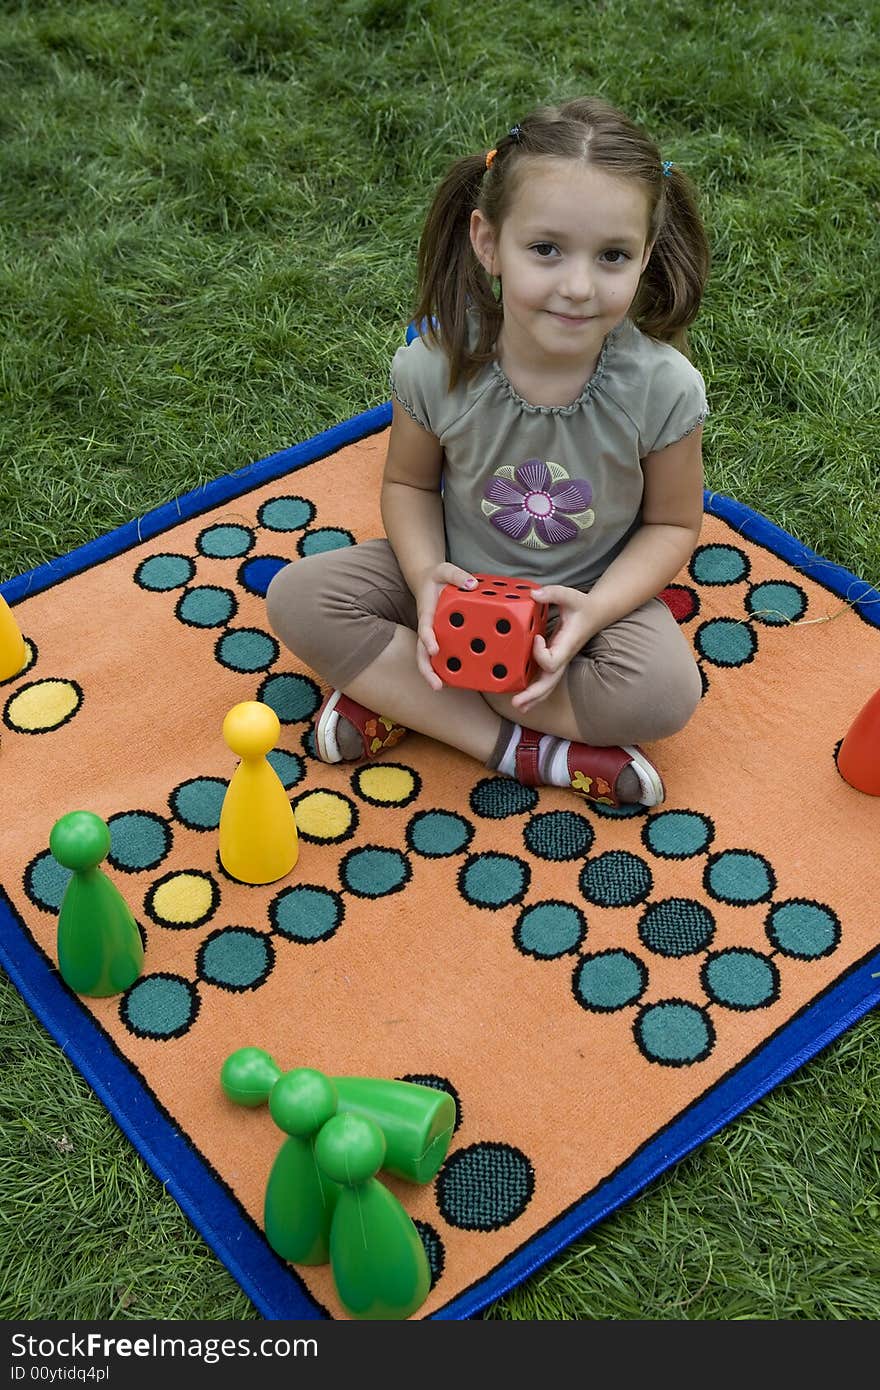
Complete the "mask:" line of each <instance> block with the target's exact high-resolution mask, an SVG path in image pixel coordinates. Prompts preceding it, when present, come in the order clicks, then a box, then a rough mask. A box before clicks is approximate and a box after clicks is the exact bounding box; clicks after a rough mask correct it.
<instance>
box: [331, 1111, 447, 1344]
mask: <svg viewBox="0 0 880 1390" xmlns="http://www.w3.org/2000/svg"><path fill="white" fill-rule="evenodd" d="M315 1157H316V1159H317V1161H318V1167H319V1168H320V1169H321V1170H322V1171H323V1172H324V1173H325V1174H326V1175H327V1177H328V1178H330V1179H332V1180H333V1181H334V1182H338V1183H342V1184H343V1186H342V1190H341V1191H340V1193H339V1196H338V1199H337V1202H336V1210H335V1211H334V1213H333V1221H332V1224H331V1227H330V1268H331V1271H332V1273H333V1282H334V1284H335V1285H336V1292H337V1293H338V1295H339V1300H340V1302H341V1303H342V1305H343V1307H344V1308H345V1309H346V1310H347V1311H348V1312H349V1313H350V1314H351V1316H352V1317H354V1318H373V1319H375V1318H387V1319H390V1318H408V1317H409V1316H410V1315H411V1314H412V1313H414V1312H415V1311H416V1309H417V1308H419V1307H421V1305H422V1304H423V1303H424V1301H425V1299H426V1298H427V1296H428V1293H429V1291H430V1288H431V1271H430V1268H429V1266H428V1257H427V1255H426V1254H425V1247H424V1245H423V1244H422V1241H421V1238H420V1237H419V1233H418V1231H417V1230H416V1228H415V1226H414V1225H413V1222H412V1221H411V1219H410V1218H409V1216H408V1215H407V1213H406V1212H405V1211H404V1209H403V1207H402V1206H401V1205H400V1203H399V1202H398V1200H397V1198H396V1197H395V1196H394V1194H393V1193H391V1192H389V1190H388V1188H387V1187H385V1186H384V1184H383V1183H381V1182H380V1181H379V1180H378V1178H377V1177H376V1176H375V1174H376V1173H377V1172H378V1171H379V1169H380V1168H381V1167H382V1164H383V1161H384V1159H385V1137H384V1135H383V1134H382V1131H381V1129H379V1127H378V1126H377V1125H375V1124H373V1122H372V1120H368V1119H366V1118H365V1117H364V1116H362V1115H354V1114H342V1115H335V1116H334V1117H333V1118H332V1119H330V1120H328V1121H327V1123H326V1124H325V1125H324V1127H323V1129H322V1130H321V1132H320V1134H319V1135H318V1137H317V1139H316V1141H315Z"/></svg>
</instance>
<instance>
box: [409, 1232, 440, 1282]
mask: <svg viewBox="0 0 880 1390" xmlns="http://www.w3.org/2000/svg"><path fill="white" fill-rule="evenodd" d="M413 1225H414V1226H415V1228H416V1230H417V1231H418V1233H419V1240H420V1241H421V1242H422V1245H423V1246H424V1247H425V1255H426V1256H427V1259H428V1270H429V1272H430V1275H431V1288H432V1289H433V1287H434V1285H435V1284H436V1283H437V1280H438V1279H439V1278H440V1275H441V1274H442V1273H443V1270H444V1268H445V1266H446V1251H445V1250H444V1248H443V1241H442V1240H441V1239H440V1237H439V1235H438V1234H437V1232H436V1231H435V1230H434V1227H433V1226H429V1225H428V1223H427V1221H420V1220H419V1218H418V1217H417V1216H416V1217H413Z"/></svg>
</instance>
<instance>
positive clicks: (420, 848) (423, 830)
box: [406, 811, 474, 859]
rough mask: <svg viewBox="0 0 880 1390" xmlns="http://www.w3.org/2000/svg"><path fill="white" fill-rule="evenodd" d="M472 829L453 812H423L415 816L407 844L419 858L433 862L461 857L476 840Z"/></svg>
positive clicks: (410, 825)
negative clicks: (437, 859) (458, 855)
mask: <svg viewBox="0 0 880 1390" xmlns="http://www.w3.org/2000/svg"><path fill="white" fill-rule="evenodd" d="M473 835H474V831H473V827H472V826H471V825H469V824H468V822H467V821H466V820H465V818H464V816H459V815H457V814H456V813H455V812H454V811H420V812H419V813H418V815H415V816H413V818H412V820H411V821H410V823H409V826H408V828H407V832H406V838H407V843H408V844H409V845H410V847H411V848H412V849H414V850H415V852H416V854H423V855H425V856H426V857H428V858H430V859H436V858H445V857H446V856H447V855H450V854H460V853H461V851H462V850H464V849H467V847H468V845H469V844H470V842H471V840H472V839H473Z"/></svg>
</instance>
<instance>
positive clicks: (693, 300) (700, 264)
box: [630, 164, 709, 353]
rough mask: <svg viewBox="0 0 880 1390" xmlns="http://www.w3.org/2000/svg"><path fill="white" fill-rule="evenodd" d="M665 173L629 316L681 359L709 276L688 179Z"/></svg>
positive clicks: (674, 170)
mask: <svg viewBox="0 0 880 1390" xmlns="http://www.w3.org/2000/svg"><path fill="white" fill-rule="evenodd" d="M667 168H668V172H666V173H665V174H664V175H663V176H662V186H663V196H662V197H661V199H660V201H659V202H658V204H657V209H656V214H655V215H656V217H657V219H658V222H659V230H658V232H657V237H656V240H655V242H654V249H653V251H652V252H651V259H650V260H649V262H648V264H647V266H646V267H645V271H644V274H643V275H642V279H641V283H640V285H639V291H638V294H637V295H636V298H635V301H634V303H633V306H632V309H631V311H630V312H631V316H632V318H633V320H634V321H635V323H636V324H637V325H638V327H639V328H640V329H641V330H642V332H643V333H647V334H648V335H649V336H650V337H652V338H659V339H660V340H661V341H662V342H666V343H672V344H673V346H675V347H677V348H679V350H680V351H682V352H685V353H686V352H687V329H688V326H689V325H690V324H692V323H693V321H694V319H695V318H696V317H697V312H698V310H699V307H700V301H701V299H702V297H703V290H704V289H705V286H706V280H707V279H708V275H709V243H708V240H707V238H706V232H705V229H704V227H703V223H702V219H701V218H700V214H699V212H698V210H697V201H696V195H695V193H694V188H693V185H692V183H691V181H690V179H689V178H688V177H687V175H686V174H685V173H684V172H683V171H682V170H681V169H679V168H678V166H677V165H675V164H673V165H670V166H667Z"/></svg>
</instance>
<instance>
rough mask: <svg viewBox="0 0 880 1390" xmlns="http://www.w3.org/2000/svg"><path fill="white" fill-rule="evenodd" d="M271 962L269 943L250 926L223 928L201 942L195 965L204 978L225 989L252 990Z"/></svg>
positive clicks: (272, 961)
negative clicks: (202, 943)
mask: <svg viewBox="0 0 880 1390" xmlns="http://www.w3.org/2000/svg"><path fill="white" fill-rule="evenodd" d="M273 964H274V955H273V952H272V947H271V943H270V942H269V941H267V940H266V938H265V936H263V934H262V933H261V932H258V931H254V930H253V928H251V927H224V928H223V930H222V931H218V932H215V933H214V935H213V936H210V937H209V938H208V940H207V941H206V942H205V943H204V945H203V946H202V947H201V949H200V950H199V953H198V958H197V961H196V966H197V969H198V973H199V975H200V977H201V978H202V979H203V980H206V981H208V983H209V984H212V985H223V986H225V987H226V988H227V989H233V990H243V989H253V988H254V987H255V986H257V985H259V984H262V982H263V980H265V978H266V976H267V975H268V973H269V971H270V970H271V969H272V966H273Z"/></svg>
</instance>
